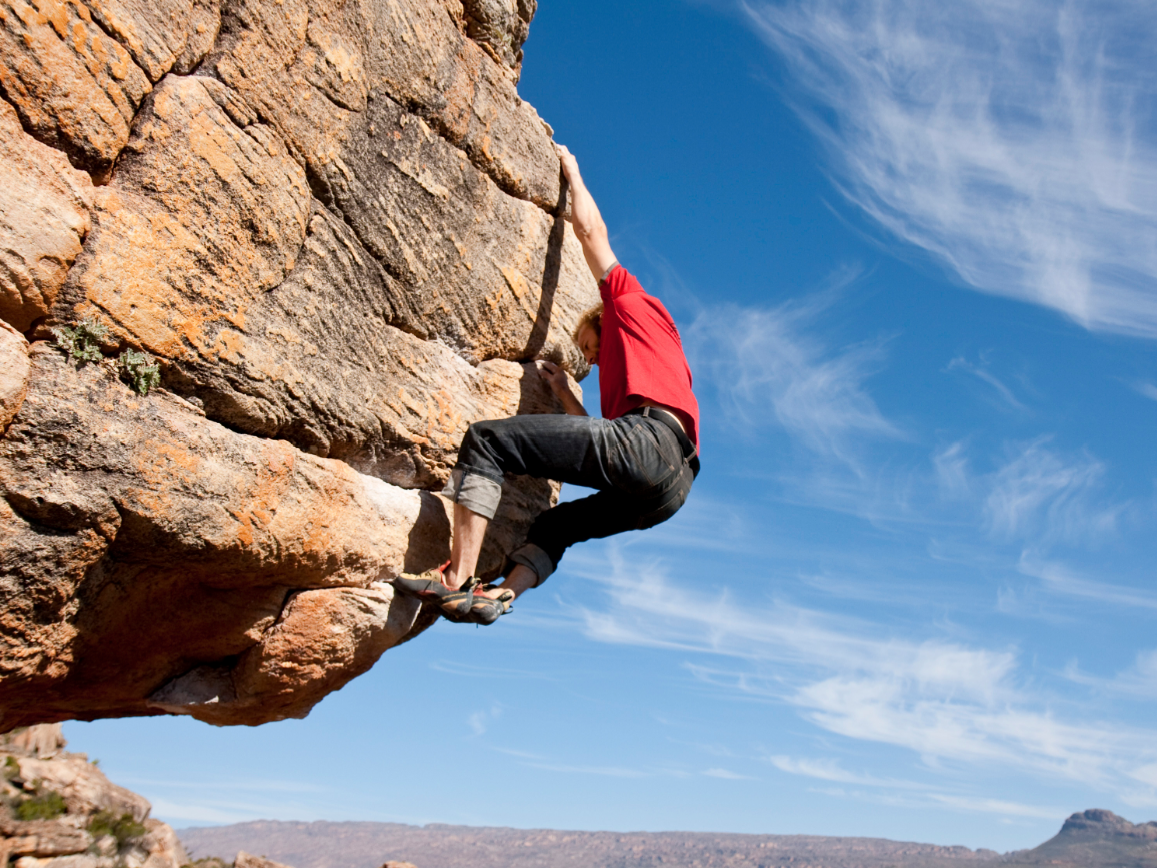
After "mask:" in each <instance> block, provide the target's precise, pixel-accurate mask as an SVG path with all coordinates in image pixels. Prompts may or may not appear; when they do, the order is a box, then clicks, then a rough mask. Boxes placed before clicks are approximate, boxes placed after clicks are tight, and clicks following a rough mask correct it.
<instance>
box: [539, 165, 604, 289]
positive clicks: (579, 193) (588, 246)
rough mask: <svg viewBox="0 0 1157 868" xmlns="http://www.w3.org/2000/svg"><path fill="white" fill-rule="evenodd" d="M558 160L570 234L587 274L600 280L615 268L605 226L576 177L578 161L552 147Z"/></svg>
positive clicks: (590, 197)
mask: <svg viewBox="0 0 1157 868" xmlns="http://www.w3.org/2000/svg"><path fill="white" fill-rule="evenodd" d="M554 147H555V150H556V151H557V152H558V159H559V161H560V162H561V163H562V172H563V174H564V175H565V176H566V180H567V183H568V184H570V203H571V204H570V210H571V224H572V225H573V226H574V234H575V236H576V237H577V238H578V240H579V242H580V243H581V244H582V246H583V254H584V255H585V256H586V258H587V265H588V266H590V269H591V274H593V275H594V276H595V280H601V279H602V277H603V275H604V274H606V272H607V270H608V269H609V268H610V267H611V266H612V265H614V264H615V253H614V251H613V250H611V242H610V239H609V238H608V236H607V224H606V223H604V222H603V217H602V215H601V214H600V213H599V206H598V205H596V204H595V200H594V198H593V197H592V196H591V194H590V191H589V190H587V187H586V184H584V183H583V176H582V175H580V174H579V167H578V161H577V160H575V158H574V154H572V153H571V152H570V151H568V150H567V149H566V146H565V145H555V146H554Z"/></svg>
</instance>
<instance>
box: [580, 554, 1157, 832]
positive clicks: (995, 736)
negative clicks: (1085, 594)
mask: <svg viewBox="0 0 1157 868" xmlns="http://www.w3.org/2000/svg"><path fill="white" fill-rule="evenodd" d="M608 566H609V568H604V569H603V570H602V571H601V572H600V573H598V574H591V575H590V578H591V579H593V580H595V581H599V582H601V583H602V584H603V586H604V588H605V589H606V591H607V593H608V598H609V604H608V605H607V607H606V608H605V609H603V610H601V611H597V612H596V611H586V612H585V613H584V618H585V628H586V631H587V633H588V635H589V636H590V637H591V638H594V639H597V640H600V641H605V642H615V643H624V644H635V645H645V646H650V647H660V648H668V649H674V650H680V651H684V652H696V653H699V654H706V655H710V656H714V657H716V658H719V659H720V660H727V659H730V660H732V661H737V662H733V663H730V664H729V663H722V662H721V663H719V664H717V665H711V664H708V663H706V662H689V663H687V664H685V665H686V666H687V669H688V670H689V671H690V672H691V673H692V674H693V675H694V676H695V677H696V679H697V680H698V681H699V682H700V683H702V684H704V685H709V686H710V687H712V688H715V689H721V690H726V691H733V692H736V693H738V694H742V695H746V696H749V697H754V698H760V699H765V700H768V701H772V702H775V703H780V704H784V705H788V706H794V707H795V708H796V709H797V710H798V712H799V713H800V715H801V716H802V717H804V718H805V719H807V720H809V721H811V722H812V723H814V724H816V725H817V726H818V727H820V728H821V729H823V730H826V731H827V732H830V733H835V734H838V735H841V736H844V737H846V738H848V739H851V740H853V741H855V742H861V743H862V742H872V743H877V744H887V745H892V746H896V747H899V748H902V749H905V750H909V751H912V752H914V753H915V754H916V755H917V756H918V757H919V758H920V759H921V761H922V764H923V766H924V767H925V768H933V767H937V766H940V765H949V766H951V767H954V768H960V767H965V766H967V767H987V768H990V769H1001V770H1007V769H1019V770H1021V771H1023V772H1026V773H1029V774H1032V775H1034V776H1037V777H1039V778H1041V779H1052V780H1067V781H1079V782H1081V783H1082V784H1084V785H1091V786H1097V787H1102V788H1109V789H1112V788H1119V787H1120V786H1122V785H1123V783H1125V778H1127V776H1128V775H1127V772H1128V771H1129V770H1131V769H1134V768H1136V767H1137V766H1138V764H1139V763H1144V762H1149V761H1157V748H1155V747H1154V744H1157V732H1153V731H1151V730H1144V729H1135V728H1129V727H1127V726H1120V725H1114V724H1107V723H1102V722H1100V721H1097V720H1091V721H1089V720H1082V719H1079V718H1072V719H1066V717H1065V716H1064V715H1061V714H1058V713H1057V712H1056V711H1055V710H1054V709H1052V708H1051V707H1050V703H1049V700H1048V699H1047V698H1046V697H1045V696H1043V695H1038V694H1036V692H1035V691H1034V690H1033V688H1032V687H1031V686H1030V685H1029V683H1028V682H1027V681H1026V680H1025V679H1024V677H1023V676H1022V675H1021V673H1020V668H1021V667H1020V662H1019V655H1018V654H1017V652H1016V651H1015V650H1014V649H1011V648H985V647H979V646H975V645H972V646H970V645H967V644H963V643H960V642H949V641H943V640H940V639H936V638H928V639H924V640H922V641H919V640H914V639H900V638H896V637H894V636H890V635H888V634H887V632H882V631H881V630H880V629H879V628H878V627H875V626H874V625H872V624H870V623H867V622H864V621H861V620H859V619H855V618H849V617H846V616H836V615H830V614H825V613H821V612H816V611H812V610H808V609H804V608H800V607H798V606H793V605H789V604H787V603H784V602H782V601H768V602H765V603H760V602H758V601H753V600H751V599H745V600H744V601H743V602H742V604H740V603H739V602H738V601H735V600H732V599H731V598H730V596H729V595H728V593H727V592H726V591H723V592H720V593H705V592H703V591H702V590H699V589H694V588H688V587H683V586H681V585H678V584H676V583H673V582H671V581H670V580H668V578H667V577H666V575H665V574H664V573H663V572H662V571H661V570H660V569H659V568H657V567H655V566H654V565H651V566H648V565H646V564H640V563H639V562H638V561H637V560H635V561H634V562H632V563H631V564H630V565H629V567H628V566H627V565H626V564H624V563H621V562H618V561H616V560H615V557H614V555H612V559H611V563H610V564H609V565H608ZM772 762H773V764H775V765H776V766H777V767H778V768H780V769H782V770H784V771H790V772H792V773H796V774H810V775H811V776H813V777H818V778H821V779H825V780H830V781H834V782H841V783H850V784H856V785H875V784H876V783H877V782H876V781H869V780H866V779H862V778H861V777H858V776H856V775H854V774H851V773H847V772H845V771H844V770H842V769H841V768H839V767H838V766H836V765H831V764H829V765H824V764H816V763H814V762H813V763H811V764H809V763H808V762H806V761H800V760H792V759H790V758H784V757H778V758H775V759H773V760H772ZM946 805H947V803H946ZM1050 815H1051V814H1050Z"/></svg>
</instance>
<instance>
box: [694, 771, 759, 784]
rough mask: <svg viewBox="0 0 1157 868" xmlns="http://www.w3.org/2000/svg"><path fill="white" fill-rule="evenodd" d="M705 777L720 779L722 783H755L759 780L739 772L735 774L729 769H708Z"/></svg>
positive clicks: (704, 773)
mask: <svg viewBox="0 0 1157 868" xmlns="http://www.w3.org/2000/svg"><path fill="white" fill-rule="evenodd" d="M703 775H704V777H708V778H719V779H720V780H722V781H755V780H759V779H758V778H753V777H752V776H751V775H741V774H739V772H733V771H730V770H728V769H707V771H705V772H703Z"/></svg>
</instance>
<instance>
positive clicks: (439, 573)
mask: <svg viewBox="0 0 1157 868" xmlns="http://www.w3.org/2000/svg"><path fill="white" fill-rule="evenodd" d="M448 566H450V562H449V561H447V562H446V563H444V564H442V566H440V567H438V568H437V569H435V570H426V572H424V573H422V574H421V575H417V576H414V575H410V574H409V573H402V574H401V575H400V576H398V577H397V578H396V579H394V587H395V588H397V589H398V590H400V591H405V592H406V593H407V594H411V595H413V596H415V597H417V598H418V599H419V600H421V601H422V602H423V603H433V604H434V605H436V606H437V607H438V608H439V609H441V610H442V614H443V615H445V616H446V618H447V619H449V620H451V621H459V622H461V621H469V620H471V618H470V609H471V606H472V605H473V603H474V590H475V588H476V587H477V585H478V580H477V579H475V578H470V579H467V580H466V581H465V582H464V583H463V585H462V587H460V588H458V589H457V590H455V589H454V588H451V587H449V586H448V585H447V584H446V582H445V579H444V576H443V572H444V571H445V569H446V567H448Z"/></svg>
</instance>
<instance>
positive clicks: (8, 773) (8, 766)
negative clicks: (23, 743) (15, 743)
mask: <svg viewBox="0 0 1157 868" xmlns="http://www.w3.org/2000/svg"><path fill="white" fill-rule="evenodd" d="M18 777H20V763H18V762H17V761H16V757H14V756H10V757H5V759H4V780H6V781H10V780H12V779H13V778H18Z"/></svg>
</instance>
